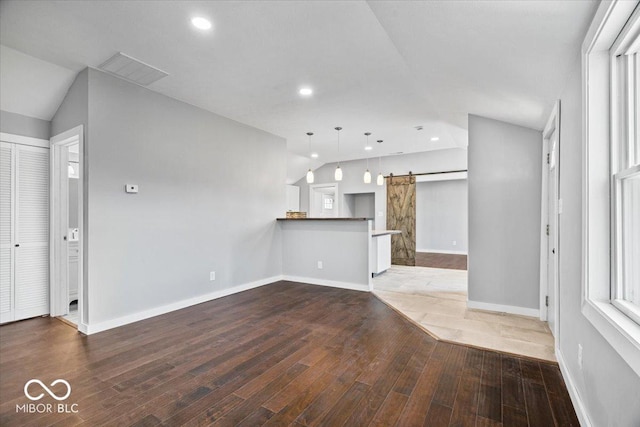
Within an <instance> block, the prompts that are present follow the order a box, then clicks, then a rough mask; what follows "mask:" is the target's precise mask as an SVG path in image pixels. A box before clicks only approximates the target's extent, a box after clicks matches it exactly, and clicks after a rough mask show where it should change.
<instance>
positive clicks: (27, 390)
mask: <svg viewBox="0 0 640 427" xmlns="http://www.w3.org/2000/svg"><path fill="white" fill-rule="evenodd" d="M33 383H37V384H40V386H41V387H42V388H43V389H44V390H45V391H46V392H47V393H49V396H51V397H53V398H54V399H56V400H65V399H66V398H67V397H69V396H70V395H71V384H69V383H68V382H67V381H65V380H62V379H57V380H55V381H54V382H52V383H51V384H50V385H51V387H53V386H55V385H56V384H60V383H62V384H64V385H66V386H67V394H65V395H64V396H62V397H58V395H56V394H55V393H54V392H52V391H51V390H50V389H49V387H47V386H46V385H44V383H43V382H42V381H40V380H35V379H34V380H29V381H27V383H26V384H25V385H24V395H25V396H27V397H28V398H29V399H30V400H40V399H42V398H43V397H44V393H40V394H39V395H37V396H35V397H34V396H31V395H30V394H29V386H30V385H31V384H33Z"/></svg>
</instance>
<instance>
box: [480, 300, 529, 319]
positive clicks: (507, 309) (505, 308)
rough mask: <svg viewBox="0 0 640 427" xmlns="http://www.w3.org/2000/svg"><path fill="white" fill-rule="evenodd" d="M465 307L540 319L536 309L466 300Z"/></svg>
mask: <svg viewBox="0 0 640 427" xmlns="http://www.w3.org/2000/svg"><path fill="white" fill-rule="evenodd" d="M467 307H468V308H473V309H477V310H486V311H495V312H497V313H509V314H517V315H519V316H529V317H540V310H538V309H537V308H527V307H517V306H515V305H502V304H493V303H490V302H482V301H471V300H467Z"/></svg>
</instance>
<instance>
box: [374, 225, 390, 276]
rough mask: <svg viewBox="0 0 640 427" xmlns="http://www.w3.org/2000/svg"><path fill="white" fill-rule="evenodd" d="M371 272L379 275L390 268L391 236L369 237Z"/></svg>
mask: <svg viewBox="0 0 640 427" xmlns="http://www.w3.org/2000/svg"><path fill="white" fill-rule="evenodd" d="M370 256H371V270H372V273H373V274H380V273H382V272H383V271H385V270H388V269H389V268H391V234H381V235H374V236H373V237H371V255H370Z"/></svg>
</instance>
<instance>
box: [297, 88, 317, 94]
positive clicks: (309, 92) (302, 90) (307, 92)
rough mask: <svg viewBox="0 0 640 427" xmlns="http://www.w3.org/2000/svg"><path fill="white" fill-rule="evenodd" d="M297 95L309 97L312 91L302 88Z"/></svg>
mask: <svg viewBox="0 0 640 427" xmlns="http://www.w3.org/2000/svg"><path fill="white" fill-rule="evenodd" d="M298 93H299V94H300V95H302V96H311V95H313V89H311V88H310V87H303V88H301V89H300V90H299V91H298Z"/></svg>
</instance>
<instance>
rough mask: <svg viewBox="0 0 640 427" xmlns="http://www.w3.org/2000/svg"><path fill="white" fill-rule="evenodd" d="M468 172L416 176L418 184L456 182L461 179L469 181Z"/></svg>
mask: <svg viewBox="0 0 640 427" xmlns="http://www.w3.org/2000/svg"><path fill="white" fill-rule="evenodd" d="M467 178H468V173H467V172H447V173H438V174H436V173H433V174H428V175H416V184H417V183H419V182H433V181H454V180H459V179H467Z"/></svg>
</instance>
